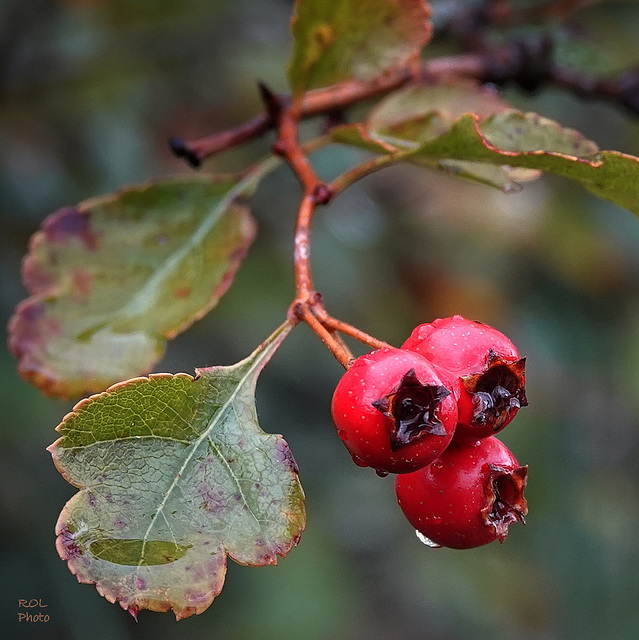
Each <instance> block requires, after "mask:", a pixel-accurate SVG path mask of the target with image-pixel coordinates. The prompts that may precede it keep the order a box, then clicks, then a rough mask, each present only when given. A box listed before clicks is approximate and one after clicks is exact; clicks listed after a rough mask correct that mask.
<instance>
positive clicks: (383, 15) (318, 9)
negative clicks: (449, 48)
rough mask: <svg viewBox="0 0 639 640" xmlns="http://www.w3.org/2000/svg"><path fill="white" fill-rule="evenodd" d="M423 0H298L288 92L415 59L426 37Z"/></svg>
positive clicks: (385, 69)
mask: <svg viewBox="0 0 639 640" xmlns="http://www.w3.org/2000/svg"><path fill="white" fill-rule="evenodd" d="M429 17H430V8H429V5H428V3H426V2H424V1H423V0H339V1H338V0H333V1H332V2H331V1H327V0H297V2H296V5H295V14H294V17H293V24H292V29H293V53H292V57H291V60H290V62H289V69H288V78H289V84H290V86H291V89H292V90H293V93H295V94H301V93H303V92H304V91H307V90H308V89H313V88H317V87H324V86H328V85H331V84H335V83H338V82H344V81H347V80H352V79H357V80H362V81H368V80H371V79H373V78H375V77H377V76H379V75H381V74H383V73H386V72H388V71H391V70H393V69H397V68H399V67H403V66H405V65H407V64H409V63H410V62H411V61H413V60H415V59H417V57H418V56H419V52H420V50H421V48H422V47H423V46H424V45H425V44H426V43H427V42H428V41H429V39H430V36H431V24H430V21H429Z"/></svg>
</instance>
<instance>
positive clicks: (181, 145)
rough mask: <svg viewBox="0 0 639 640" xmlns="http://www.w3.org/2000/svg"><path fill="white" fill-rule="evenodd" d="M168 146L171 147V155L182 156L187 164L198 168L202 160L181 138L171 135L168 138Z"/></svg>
mask: <svg viewBox="0 0 639 640" xmlns="http://www.w3.org/2000/svg"><path fill="white" fill-rule="evenodd" d="M169 147H171V151H172V152H173V155H174V156H176V157H177V158H184V160H186V161H187V162H188V163H189V165H191V166H192V167H193V168H194V169H197V168H199V166H200V165H201V164H202V161H201V160H200V158H199V157H198V155H197V153H195V151H193V149H191V147H189V145H188V144H186V143H185V142H184V141H183V140H182V139H181V138H176V137H174V136H171V137H170V138H169Z"/></svg>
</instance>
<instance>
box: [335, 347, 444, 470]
mask: <svg viewBox="0 0 639 640" xmlns="http://www.w3.org/2000/svg"><path fill="white" fill-rule="evenodd" d="M410 369H415V373H416V375H417V378H418V379H419V381H420V382H421V383H422V384H424V385H438V386H445V387H447V388H448V389H449V390H450V384H449V383H448V382H447V381H445V380H444V379H442V377H441V375H440V374H438V373H437V371H436V369H435V368H434V367H433V366H432V365H431V364H430V363H429V362H428V360H426V359H425V358H422V357H421V356H420V355H419V354H417V353H414V352H412V351H406V350H403V349H380V350H378V351H373V352H371V353H368V354H366V355H364V356H361V357H360V358H357V360H355V362H354V363H353V365H352V366H351V367H350V369H348V371H347V372H346V373H345V374H344V376H343V377H342V379H341V380H340V381H339V384H338V385H337V388H336V389H335V393H334V394H333V401H332V404H331V412H332V414H333V421H334V422H335V426H336V427H337V433H338V435H339V437H340V438H341V439H342V441H343V442H344V444H345V445H346V448H347V449H348V450H349V451H350V453H351V455H352V456H353V460H354V461H355V463H356V464H358V465H360V466H368V467H373V468H374V469H376V470H378V471H381V472H390V473H408V472H410V471H415V470H416V469H419V468H421V467H423V466H424V465H427V464H429V463H430V462H432V461H433V460H435V458H437V457H438V456H439V455H440V454H441V453H442V452H443V451H444V449H446V447H447V446H448V444H449V443H450V441H451V439H452V437H453V433H454V430H455V425H456V423H457V403H456V401H455V399H454V396H453V394H452V393H451V394H450V395H448V396H447V397H445V398H444V399H443V400H442V401H441V403H440V404H439V406H438V407H437V409H436V410H435V415H436V417H437V418H439V420H440V421H441V423H442V426H443V428H444V430H445V431H446V435H445V436H440V435H434V434H430V433H426V434H423V436H422V437H421V438H419V439H418V440H416V441H414V442H409V443H408V444H405V445H403V446H402V447H400V448H399V449H396V450H395V451H393V450H392V449H391V443H390V432H391V429H392V428H393V425H394V422H393V420H392V418H389V417H387V416H385V415H384V414H383V413H382V412H381V411H379V410H378V409H376V408H375V407H374V406H373V404H372V403H373V402H375V401H376V400H379V399H380V398H381V397H383V396H385V395H386V394H388V393H390V392H392V391H393V390H394V389H395V388H396V387H397V385H399V384H400V382H401V380H402V378H403V376H404V375H405V374H406V372H407V371H409V370H410Z"/></svg>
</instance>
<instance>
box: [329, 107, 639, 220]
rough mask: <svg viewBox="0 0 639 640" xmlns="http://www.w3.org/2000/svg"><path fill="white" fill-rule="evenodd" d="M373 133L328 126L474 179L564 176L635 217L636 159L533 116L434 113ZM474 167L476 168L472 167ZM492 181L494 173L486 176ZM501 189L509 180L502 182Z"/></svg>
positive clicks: (638, 200)
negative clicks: (500, 172)
mask: <svg viewBox="0 0 639 640" xmlns="http://www.w3.org/2000/svg"><path fill="white" fill-rule="evenodd" d="M377 126H378V128H377V129H373V128H372V127H371V126H370V125H369V124H368V123H358V124H354V125H345V126H342V127H336V128H335V129H334V130H333V131H332V133H331V136H332V140H333V141H334V142H340V143H343V144H349V145H353V146H358V147H362V148H364V149H367V150H369V151H372V152H373V153H376V154H385V155H386V156H388V157H390V158H391V159H392V161H395V162H413V163H417V164H422V165H424V166H426V167H429V168H440V169H441V168H443V169H445V170H448V171H452V172H453V173H456V174H459V175H462V176H464V177H467V176H466V175H465V173H466V172H467V171H468V169H469V168H470V171H471V172H472V173H473V174H474V175H473V177H474V179H480V180H481V174H480V173H479V171H481V167H482V166H483V167H486V168H487V169H491V168H502V169H504V170H505V171H506V172H507V173H506V175H507V177H508V180H517V181H520V180H522V179H530V177H531V176H530V174H526V173H524V174H523V176H522V175H521V174H519V175H518V174H517V173H516V172H515V171H516V170H522V169H523V170H525V171H528V170H530V169H533V170H537V171H545V172H548V173H554V174H556V175H559V176H563V177H565V178H570V179H571V180H574V181H575V182H578V183H579V184H581V185H582V186H583V187H584V188H586V189H587V190H588V191H591V192H592V193H594V194H596V195H598V196H601V197H602V198H605V199H606V200H610V201H611V202H614V203H615V204H618V205H620V206H622V207H625V208H626V209H629V210H630V211H632V212H633V213H635V214H637V215H639V158H636V157H635V156H631V155H627V154H624V153H620V152H618V151H600V150H599V147H597V145H596V144H595V143H594V142H592V141H591V140H588V139H587V138H585V137H584V136H583V135H582V134H581V133H579V132H578V131H575V130H573V129H568V128H565V127H562V126H561V125H559V124H558V123H556V122H554V121H552V120H549V119H547V118H543V117H542V116H540V115H538V114H536V113H522V112H520V111H515V110H513V109H508V110H505V111H500V112H498V113H495V114H493V115H490V116H488V117H486V118H483V119H482V118H480V117H479V116H478V115H476V114H472V113H467V114H464V115H462V116H461V117H459V118H458V119H457V120H456V121H454V122H452V123H450V124H448V123H447V122H446V121H445V118H443V117H442V115H441V113H439V112H434V113H433V112H425V113H424V115H423V116H414V117H412V116H411V117H409V118H408V119H406V120H402V119H399V120H398V121H397V122H395V123H390V124H387V125H386V126H385V127H380V126H379V120H377ZM477 163H482V164H481V165H477ZM485 181H486V182H488V183H492V184H496V180H495V175H494V174H487V179H486V180H485ZM503 186H505V187H506V190H509V189H510V188H512V186H513V185H512V183H510V184H509V183H504V185H503Z"/></svg>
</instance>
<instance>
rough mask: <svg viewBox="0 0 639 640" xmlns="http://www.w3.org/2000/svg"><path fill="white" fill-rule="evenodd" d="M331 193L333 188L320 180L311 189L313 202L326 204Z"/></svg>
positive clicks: (331, 195) (329, 199)
mask: <svg viewBox="0 0 639 640" xmlns="http://www.w3.org/2000/svg"><path fill="white" fill-rule="evenodd" d="M333 195H334V192H333V189H332V188H331V187H330V186H329V185H327V184H324V183H323V182H320V183H319V184H317V185H316V186H315V189H313V202H314V203H315V204H328V203H329V202H330V201H331V199H332V197H333Z"/></svg>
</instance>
